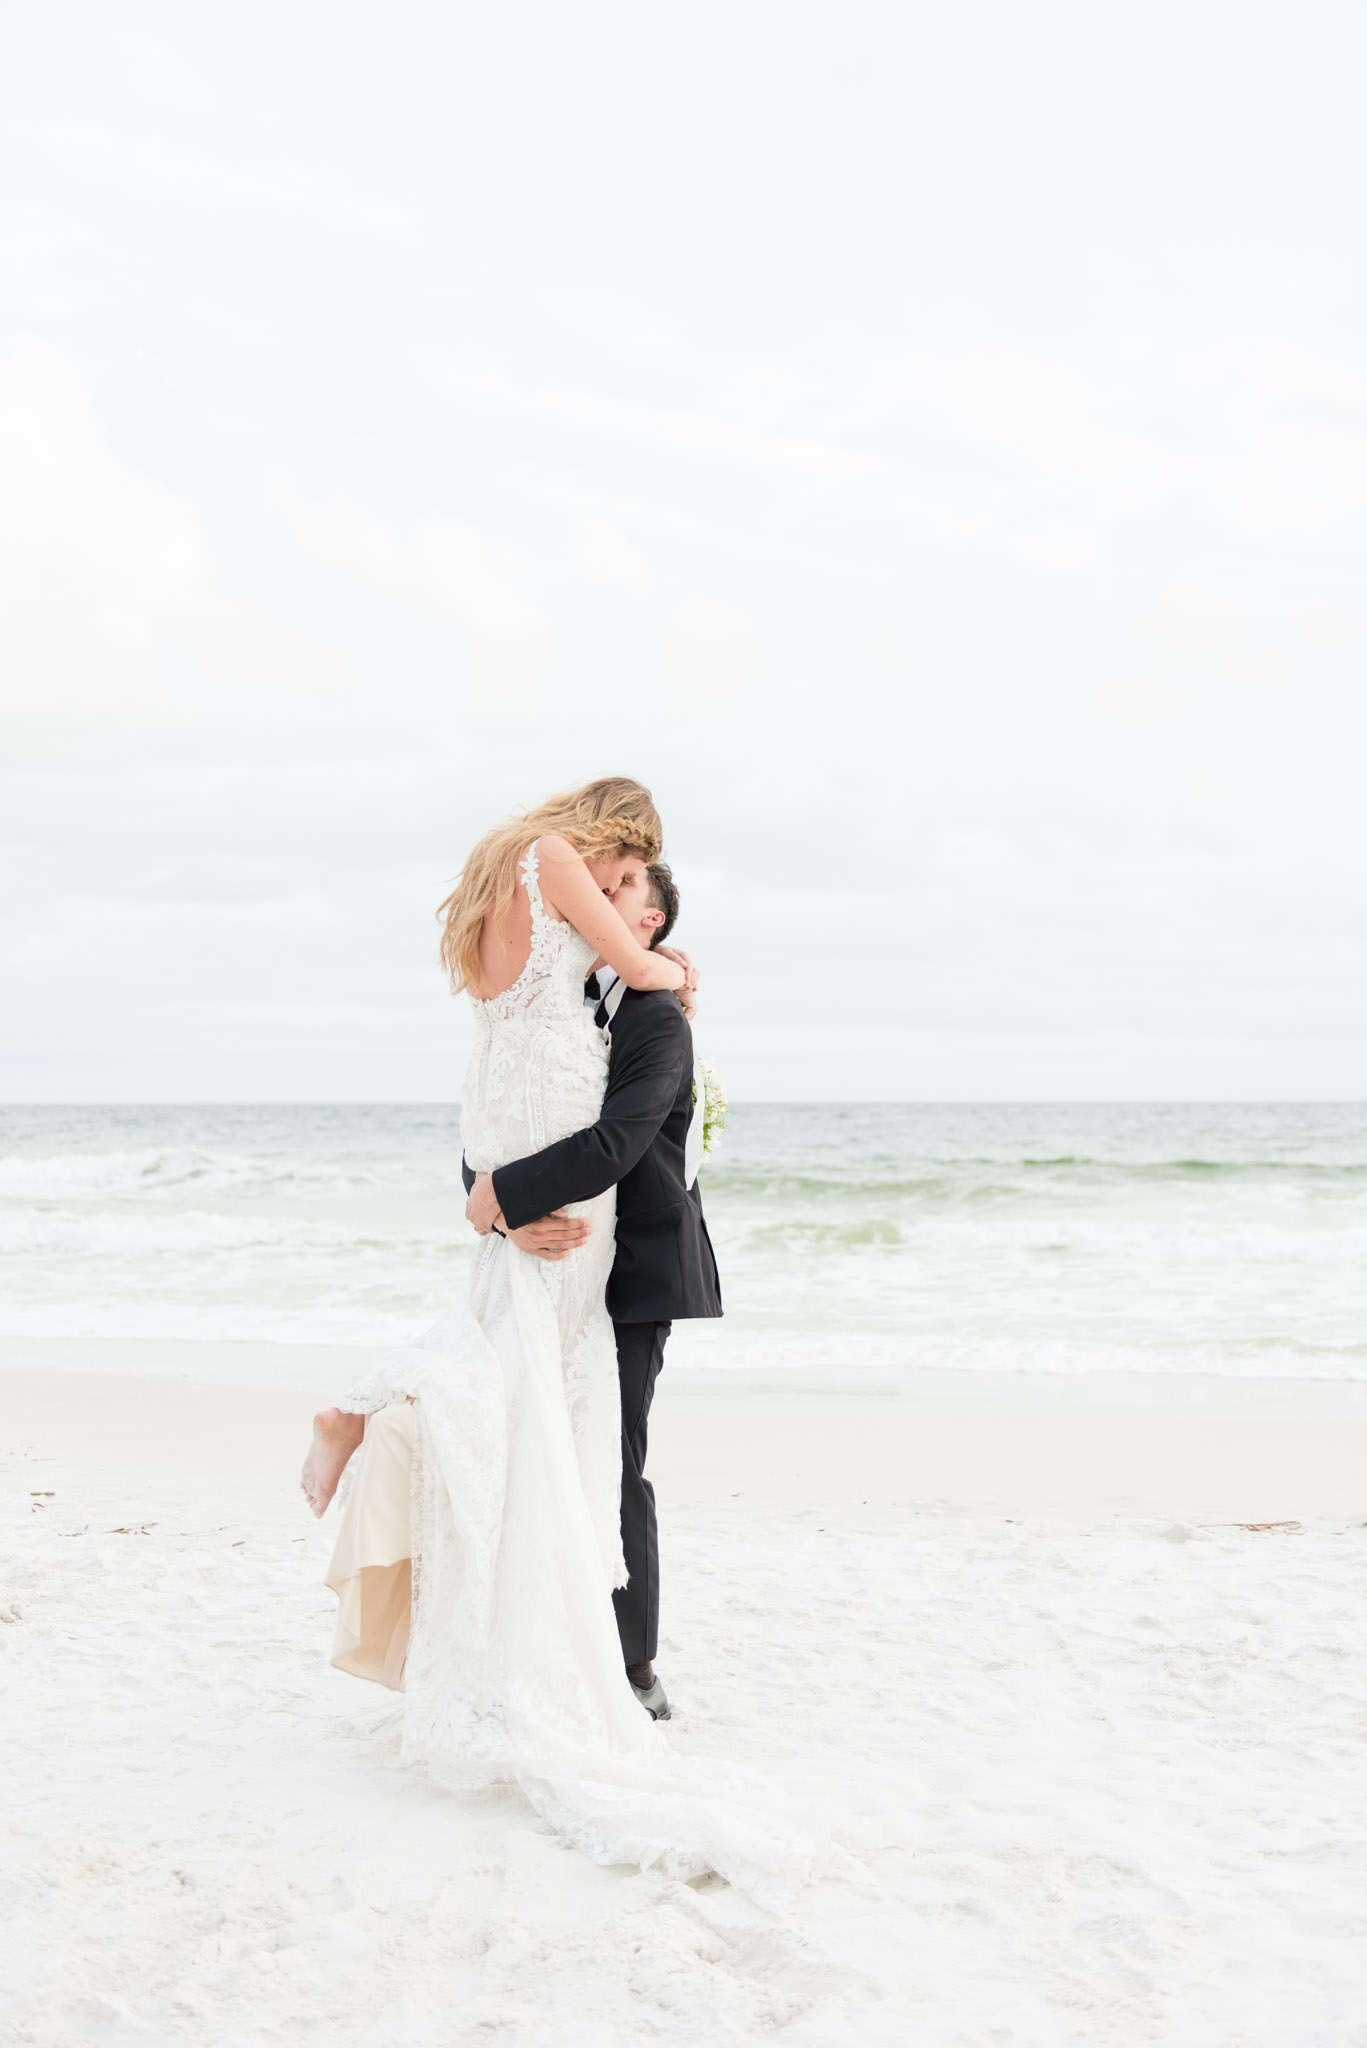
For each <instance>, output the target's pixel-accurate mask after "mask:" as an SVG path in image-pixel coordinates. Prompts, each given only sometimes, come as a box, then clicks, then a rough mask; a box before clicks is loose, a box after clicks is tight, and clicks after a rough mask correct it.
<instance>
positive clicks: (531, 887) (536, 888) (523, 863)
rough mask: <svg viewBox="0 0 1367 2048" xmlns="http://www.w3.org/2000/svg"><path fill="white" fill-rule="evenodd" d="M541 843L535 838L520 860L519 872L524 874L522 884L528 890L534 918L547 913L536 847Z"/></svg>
mask: <svg viewBox="0 0 1367 2048" xmlns="http://www.w3.org/2000/svg"><path fill="white" fill-rule="evenodd" d="M540 844H541V841H540V840H539V839H534V840H533V841H532V843H531V845H530V846H529V847H528V848H527V851H526V852H525V853H524V854H523V856H522V858H521V860H520V861H519V862H518V872H519V874H520V875H521V876H522V886H523V888H524V889H525V890H526V891H527V897H528V900H529V902H530V903H531V906H532V916H533V918H538V917H544V916H545V915H546V910H545V905H544V904H543V903H542V901H541V869H540V865H539V863H538V861H537V858H536V849H537V847H538V846H539V845H540Z"/></svg>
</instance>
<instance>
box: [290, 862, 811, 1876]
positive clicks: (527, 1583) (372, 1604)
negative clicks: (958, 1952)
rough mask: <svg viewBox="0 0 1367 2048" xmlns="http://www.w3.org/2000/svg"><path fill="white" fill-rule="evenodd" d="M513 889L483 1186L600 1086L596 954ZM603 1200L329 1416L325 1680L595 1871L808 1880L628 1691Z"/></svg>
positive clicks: (487, 1042)
mask: <svg viewBox="0 0 1367 2048" xmlns="http://www.w3.org/2000/svg"><path fill="white" fill-rule="evenodd" d="M520 876H521V885H522V887H523V888H525V890H526V892H527V896H528V899H529V903H530V906H531V921H532V939H531V951H530V954H529V956H528V959H527V964H526V966H525V968H524V969H523V971H522V973H521V974H520V975H519V977H518V979H517V980H516V981H515V982H514V983H513V985H512V987H511V988H509V989H508V990H506V991H505V993H504V994H502V995H499V996H495V997H492V998H491V999H490V1000H489V1001H487V1002H480V1001H476V1002H475V1004H474V1009H475V1019H476V1023H475V1045H474V1051H473V1055H472V1058H471V1062H470V1068H469V1072H468V1074H467V1077H466V1082H465V1089H464V1094H463V1097H462V1103H461V1137H462V1141H463V1143H464V1147H465V1155H466V1158H467V1160H468V1162H469V1164H470V1165H471V1167H473V1168H475V1169H476V1170H477V1171H479V1170H484V1169H492V1168H494V1167H497V1166H500V1165H502V1164H503V1163H505V1162H506V1161H507V1160H510V1159H516V1158H521V1157H523V1156H525V1155H526V1154H527V1153H529V1152H533V1151H537V1150H539V1149H541V1148H542V1147H544V1146H546V1145H550V1144H553V1143H555V1142H556V1141H557V1140H558V1139H560V1138H563V1137H567V1136H569V1135H570V1133H571V1132H573V1131H577V1130H582V1129H584V1128H586V1127H587V1126H588V1125H590V1124H593V1123H594V1122H596V1121H597V1118H598V1113H599V1110H600V1108H601V1105H602V1099H603V1093H604V1089H605V1086H606V1077H607V1058H608V1053H607V1046H606V1044H605V1042H604V1040H603V1038H602V1036H601V1035H600V1033H599V1032H598V1030H597V1028H596V1026H595V1025H594V1023H593V1019H592V1016H591V1014H590V1012H589V1011H588V1010H587V1009H586V1008H585V1005H584V997H583V991H584V977H585V975H586V973H587V971H588V969H589V967H590V966H591V965H592V961H593V957H594V956H593V949H592V948H591V947H590V946H589V944H588V943H587V941H586V940H584V939H583V938H582V937H581V936H580V934H579V933H578V932H577V931H576V930H575V929H574V927H573V926H572V925H570V924H568V923H565V922H562V921H559V920H557V919H555V918H552V917H551V916H550V915H549V914H548V913H547V912H546V910H545V908H544V906H543V904H542V900H541V891H540V885H539V881H538V869H537V850H536V845H535V843H533V845H532V846H531V847H530V848H529V849H528V851H527V853H526V854H525V855H524V856H523V859H522V861H521V863H520ZM615 1200H616V1197H615V1190H610V1191H609V1192H608V1193H607V1194H604V1195H600V1196H597V1197H596V1198H595V1199H594V1200H592V1201H589V1202H584V1203H576V1204H575V1205H574V1207H573V1210H572V1212H571V1213H574V1214H582V1215H584V1216H585V1217H587V1218H588V1220H589V1222H590V1224H591V1226H592V1233H591V1235H590V1237H589V1239H588V1241H587V1243H586V1244H584V1245H583V1246H582V1247H580V1248H579V1249H578V1250H576V1251H573V1252H571V1253H570V1255H569V1256H568V1257H567V1258H566V1259H564V1260H562V1261H559V1262H549V1261H545V1260H541V1259H537V1258H533V1257H531V1256H529V1255H528V1254H526V1253H524V1252H522V1251H520V1250H519V1249H518V1248H517V1246H516V1245H513V1244H511V1243H509V1242H508V1241H507V1239H505V1238H503V1237H501V1236H499V1235H497V1234H493V1235H491V1236H489V1237H486V1238H485V1239H484V1240H483V1242H482V1244H481V1246H480V1250H479V1254H478V1258H477V1261H476V1265H475V1270H474V1275H473V1279H472V1283H471V1287H470V1294H469V1299H468V1301H466V1302H464V1303H462V1304H460V1305H459V1306H458V1307H455V1308H453V1309H452V1310H451V1311H450V1312H449V1313H448V1314H447V1315H445V1316H443V1317H442V1319H441V1320H440V1321H439V1322H438V1323H436V1324H435V1325H434V1326H433V1328H432V1329H430V1330H429V1331H428V1332H427V1333H426V1334H425V1335H424V1336H423V1337H422V1338H421V1339H420V1340H419V1342H418V1343H417V1344H415V1345H413V1346H411V1347H409V1348H407V1349H405V1350H403V1351H399V1352H395V1353H392V1354H390V1355H389V1356H388V1357H387V1358H385V1359H384V1360H383V1361H382V1362H381V1365H380V1366H379V1368H378V1369H377V1370H376V1371H375V1372H374V1373H372V1374H371V1375H370V1376H369V1377H368V1378H367V1379H366V1380H365V1381H364V1382H363V1383H362V1384H361V1385H360V1386H358V1387H356V1388H354V1389H353V1390H352V1392H351V1393H350V1394H349V1395H348V1397H347V1398H346V1399H345V1400H344V1401H343V1402H342V1403H341V1406H342V1407H343V1408H345V1409H347V1410H349V1411H350V1412H352V1413H355V1414H365V1415H367V1416H368V1417H371V1418H372V1419H371V1420H370V1421H368V1423H367V1428H366V1441H365V1444H364V1445H363V1447H362V1450H361V1451H360V1452H359V1453H358V1456H357V1460H356V1461H355V1462H356V1464H357V1466H358V1468H359V1469H358V1470H357V1471H356V1473H355V1476H354V1478H353V1482H352V1486H351V1491H350V1494H349V1497H348V1499H347V1502H346V1505H345V1507H344V1509H343V1514H342V1521H341V1526H340V1528H339V1530H338V1537H337V1546H336V1551H335V1553H334V1559H333V1566H332V1568H331V1570H330V1571H329V1574H328V1581H329V1584H331V1585H333V1587H334V1589H335V1590H336V1591H337V1592H338V1593H339V1596H340V1598H341V1603H342V1605H341V1614H340V1617H339V1625H338V1643H337V1654H336V1656H335V1659H334V1661H335V1662H337V1663H338V1664H339V1665H340V1666H341V1668H342V1669H344V1670H352V1671H356V1672H358V1673H359V1674H360V1675H363V1676H367V1677H375V1678H379V1679H380V1680H381V1682H382V1683H387V1684H391V1685H396V1686H397V1685H398V1684H399V1683H402V1687H403V1691H404V1726H403V1755H404V1758H405V1760H406V1761H409V1762H414V1763H421V1764H424V1765H426V1766H427V1767H428V1769H429V1770H430V1771H431V1772H432V1773H433V1775H434V1776H436V1777H437V1778H438V1779H439V1780H440V1781H441V1782H442V1783H444V1784H446V1785H449V1786H452V1787H454V1788H460V1789H464V1788H472V1787H478V1786H482V1785H487V1784H491V1783H498V1782H505V1783H514V1784H516V1785H518V1786H520V1787H521V1789H522V1790H523V1792H524V1793H525V1795H526V1796H527V1798H528V1799H529V1800H530V1801H531V1803H532V1805H533V1806H534V1807H535V1808H536V1810H537V1811H538V1812H539V1813H540V1814H541V1815H542V1816H543V1817H544V1818H545V1819H547V1820H548V1821H550V1822H551V1823H552V1824H553V1825H554V1826H555V1827H556V1828H557V1829H558V1830H559V1831H560V1832H561V1833H562V1834H564V1835H565V1836H567V1837H568V1838H569V1839H570V1840H572V1841H574V1842H576V1843H577V1844H578V1845H579V1846H580V1847H581V1848H583V1849H585V1850H587V1851H588V1853H589V1854H590V1855H592V1856H593V1857H594V1858H595V1860H598V1861H601V1862H614V1863H615V1862H634V1863H639V1864H641V1865H642V1866H643V1867H646V1866H652V1865H653V1866H658V1867H660V1868H662V1869H665V1870H666V1871H668V1872H669V1873H670V1874H672V1875H675V1876H679V1877H690V1876H696V1875H700V1874H702V1873H703V1872H705V1871H707V1870H716V1871H717V1872H719V1873H720V1874H721V1875H723V1876H726V1877H729V1878H730V1879H732V1881H734V1882H736V1883H738V1884H741V1885H742V1886H744V1888H745V1889H747V1890H749V1891H751V1892H755V1893H760V1894H762V1893H763V1892H764V1890H765V1888H766V1886H772V1882H773V1881H774V1880H775V1879H777V1880H779V1881H780V1882H784V1881H788V1882H791V1881H792V1880H793V1879H795V1878H800V1877H801V1876H802V1875H805V1874H806V1872H807V1870H808V1868H809V1867H810V1863H811V1854H812V1851H811V1845H810V1843H807V1844H806V1846H804V1844H803V1843H802V1841H800V1840H798V1839H797V1838H796V1837H795V1836H794V1835H793V1833H792V1830H791V1828H790V1827H789V1826H788V1825H787V1823H786V1820H785V1819H784V1818H783V1817H781V1816H778V1815H776V1814H775V1813H774V1812H772V1811H770V1812H767V1813H763V1814H761V1813H759V1812H758V1811H756V1810H755V1808H754V1806H753V1802H752V1801H751V1799H750V1796H749V1795H750V1793H751V1790H752V1788H751V1786H750V1783H749V1781H748V1780H746V1779H739V1778H738V1779H737V1782H734V1783H728V1782H727V1780H728V1778H729V1777H730V1776H731V1774H730V1773H728V1772H727V1770H726V1769H725V1768H724V1767H720V1766H710V1767H705V1768H704V1767H702V1766H701V1764H700V1763H699V1762H697V1761H695V1760H691V1759H690V1760H685V1759H681V1758H679V1757H678V1756H677V1755H676V1754H675V1753H674V1751H673V1750H672V1748H671V1746H670V1744H669V1742H668V1739H667V1738H666V1736H665V1734H664V1731H663V1729H662V1728H661V1727H658V1726H657V1725H656V1724H655V1723H654V1722H653V1721H652V1720H651V1719H650V1717H649V1715H648V1714H646V1713H645V1712H644V1711H643V1710H642V1708H641V1707H640V1705H639V1703H638V1701H637V1700H636V1698H635V1697H634V1695H633V1693H632V1690H631V1687H630V1684H629V1683H628V1681H627V1678H626V1675H625V1672H624V1670H623V1664H622V1651H621V1644H620V1640H619V1638H618V1634H617V1628H616V1622H615V1619H614V1615H613V1608H612V1600H611V1593H612V1589H613V1587H614V1586H620V1585H623V1584H624V1583H625V1581H626V1568H625V1565H624V1562H623V1557H622V1544H621V1530H620V1495H621V1406H620V1393H619V1388H618V1380H617V1359H616V1347H615V1344H614V1340H613V1333H612V1324H611V1322H610V1320H609V1318H608V1314H607V1310H606V1307H605V1305H604V1297H605V1291H606V1284H607V1277H608V1271H609V1268H610V1266H611V1263H612V1256H613V1220H614V1213H615ZM405 1404H411V1406H406V1405H405ZM381 1411H383V1413H381ZM372 1439H373V1441H372ZM410 1475H411V1476H410ZM405 1481H408V1482H409V1485H410V1489H411V1490H410V1491H409V1493H408V1496H407V1497H406V1498H405V1497H404V1485H405ZM410 1502H411V1542H410V1540H409V1539H410V1529H409V1526H408V1519H407V1517H408V1510H409V1506H410ZM410 1553H411V1595H412V1597H411V1619H410V1612H409V1603H408V1598H407V1594H408V1586H409V1571H408V1564H409V1554H410ZM410 1631H411V1632H410ZM405 1650H406V1662H405ZM400 1672H402V1678H401V1680H400ZM786 1803H787V1802H786V1799H785V1801H784V1805H785V1806H786Z"/></svg>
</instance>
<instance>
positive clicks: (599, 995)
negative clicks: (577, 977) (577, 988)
mask: <svg viewBox="0 0 1367 2048" xmlns="http://www.w3.org/2000/svg"><path fill="white" fill-rule="evenodd" d="M584 994H585V995H586V996H587V997H588V999H589V1001H590V1002H591V1003H595V1004H597V1003H601V1002H602V1000H603V991H602V989H601V988H600V987H599V984H598V976H597V975H596V974H590V975H586V976H585V978H584Z"/></svg>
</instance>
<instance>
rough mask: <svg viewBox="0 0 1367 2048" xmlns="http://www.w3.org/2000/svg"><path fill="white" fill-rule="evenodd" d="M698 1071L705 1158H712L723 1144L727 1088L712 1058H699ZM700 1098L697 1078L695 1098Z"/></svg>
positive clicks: (695, 1099) (695, 1080) (694, 1083)
mask: <svg viewBox="0 0 1367 2048" xmlns="http://www.w3.org/2000/svg"><path fill="white" fill-rule="evenodd" d="M697 1073H698V1074H700V1075H701V1076H702V1085H703V1113H702V1150H703V1158H704V1159H710V1158H711V1156H712V1154H713V1153H714V1152H715V1151H716V1150H717V1148H718V1146H719V1145H720V1144H721V1134H722V1132H723V1131H724V1130H725V1129H726V1110H727V1103H726V1090H725V1089H724V1088H723V1087H722V1085H721V1081H720V1080H719V1079H718V1076H717V1070H716V1068H715V1067H714V1066H713V1064H712V1062H711V1060H699V1061H698V1065H697ZM697 1099H698V1083H697V1079H696V1078H695V1079H694V1082H693V1100H694V1102H696V1101H697Z"/></svg>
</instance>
